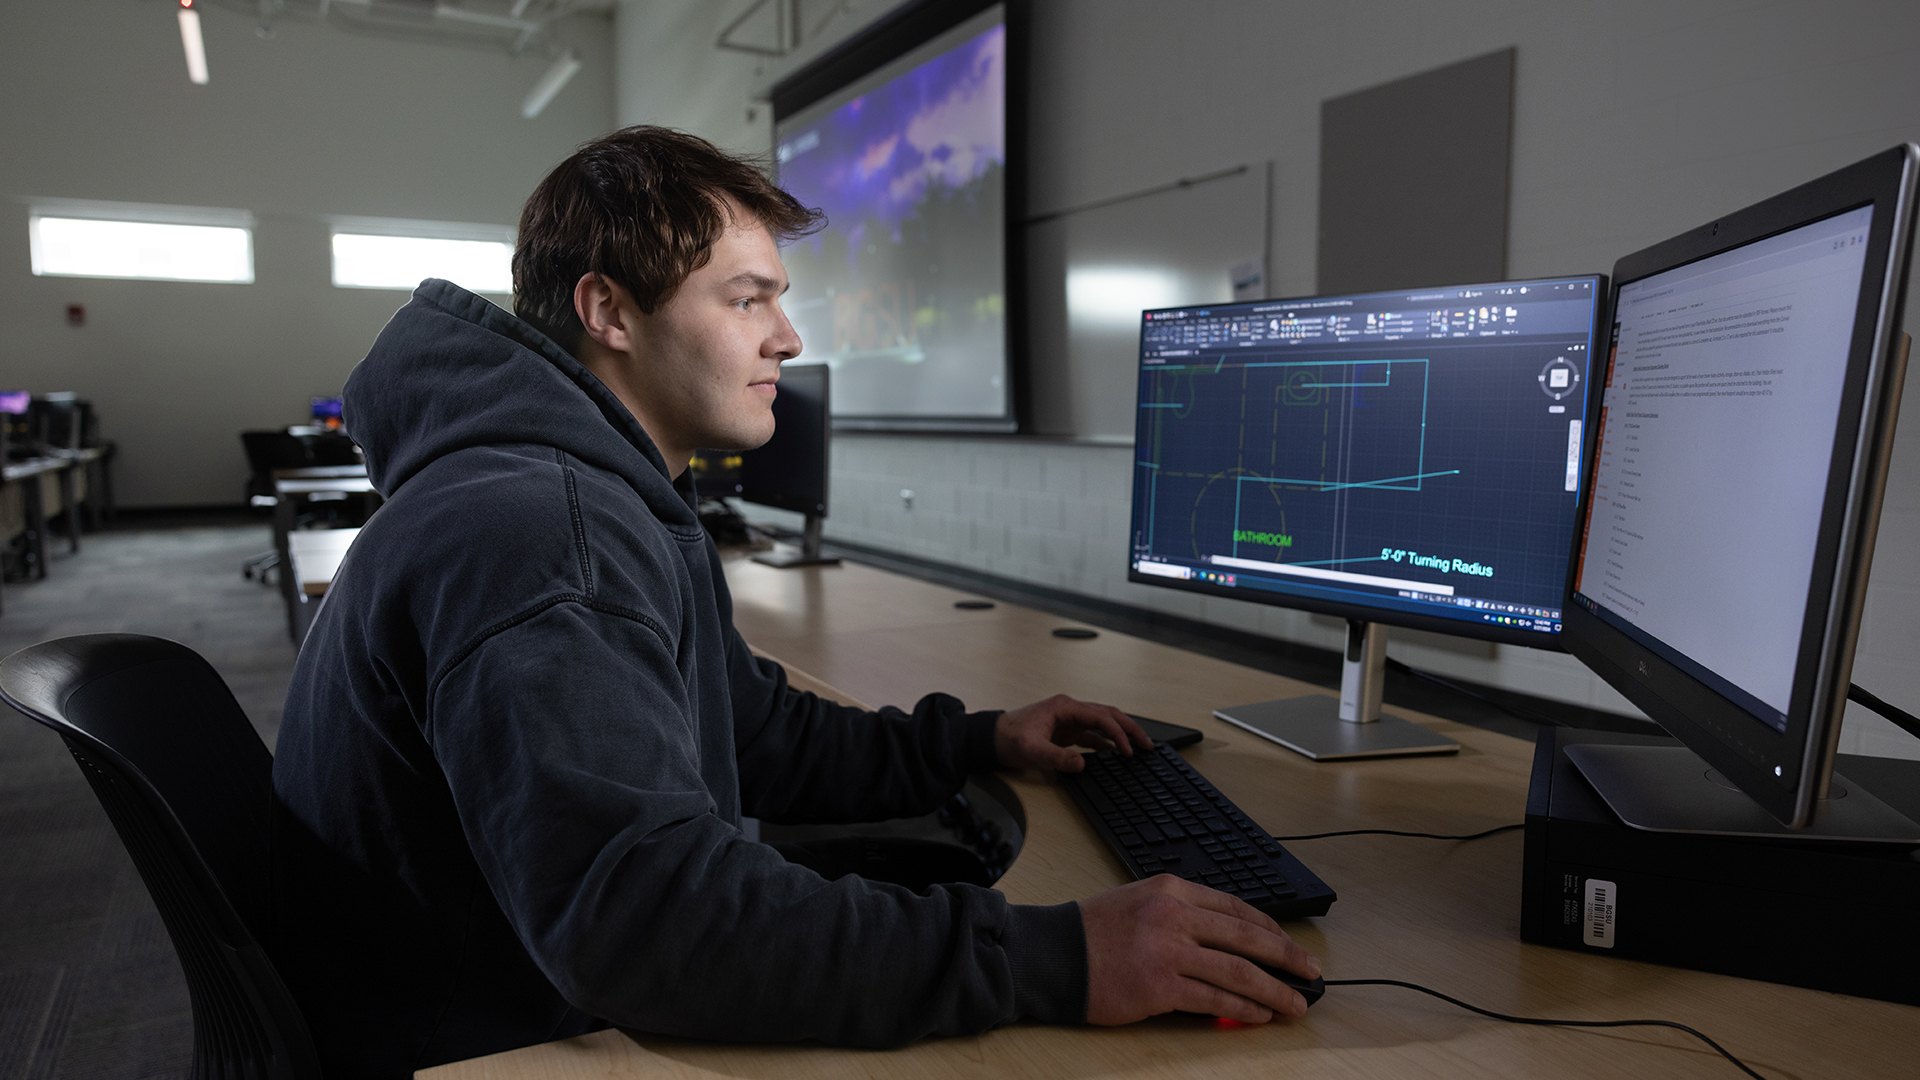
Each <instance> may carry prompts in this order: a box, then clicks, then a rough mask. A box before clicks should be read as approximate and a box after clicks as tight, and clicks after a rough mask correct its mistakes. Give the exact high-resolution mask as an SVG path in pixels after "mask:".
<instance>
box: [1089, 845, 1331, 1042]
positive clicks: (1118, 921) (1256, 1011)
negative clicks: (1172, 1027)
mask: <svg viewBox="0 0 1920 1080" xmlns="http://www.w3.org/2000/svg"><path fill="white" fill-rule="evenodd" d="M1080 919H1081V922H1082V924H1083V925H1084V926H1085V927H1086V932H1087V1022H1088V1023H1090V1024H1130V1023H1133V1022H1134V1021H1136V1020H1143V1019H1145V1018H1147V1017H1149V1016H1157V1015H1159V1014H1160V1013H1166V1012H1192V1013H1203V1014H1209V1015H1213V1016H1223V1017H1226V1018H1228V1019H1230V1020H1241V1021H1245V1022H1247V1023H1251V1024H1264V1023H1266V1022H1267V1021H1269V1020H1271V1019H1273V1017H1274V1014H1276V1013H1279V1014H1282V1015H1286V1016H1300V1015H1302V1014H1303V1013H1305V1012H1306V1011H1307V1002H1306V999H1305V998H1302V997H1301V996H1300V995H1299V994H1298V993H1296V992H1294V990H1293V988H1292V987H1290V986H1288V985H1287V984H1285V983H1283V982H1281V981H1280V980H1278V979H1276V978H1274V977H1273V976H1271V975H1269V974H1267V973H1266V972H1264V971H1262V970H1260V968H1259V967H1258V966H1256V965H1255V964H1254V963H1253V960H1259V961H1261V962H1263V963H1267V964H1271V965H1273V966H1275V967H1282V968H1285V969H1287V970H1288V971H1291V972H1293V973H1295V974H1297V975H1300V976H1303V977H1305V978H1309V979H1312V978H1318V977H1319V975H1320V961H1319V960H1317V959H1315V958H1314V956H1313V955H1312V954H1311V953H1309V952H1307V951H1306V950H1305V949H1302V948H1301V947H1300V946H1299V945H1297V944H1295V943H1294V941H1293V939H1292V938H1290V937H1288V936H1287V934H1286V932H1285V931H1284V930H1281V929H1280V926H1279V924H1278V923H1276V922H1274V921H1273V920H1272V919H1269V918H1267V917H1266V916H1265V915H1262V914H1261V913H1260V912H1258V911H1256V910H1254V909H1253V908H1252V907H1251V906H1249V905H1248V904H1247V903H1246V902H1245V901H1242V900H1238V899H1235V898H1234V897H1232V896H1229V895H1227V894H1226V893H1223V892H1219V891H1218V890H1215V889H1209V888H1207V887H1206V886H1204V885H1195V884H1194V883H1192V882H1190V881H1183V880H1181V879H1180V878H1176V877H1172V876H1170V875H1164V874H1163V875H1161V876H1159V877H1153V878H1148V879H1147V880H1145V881H1136V882H1134V883H1132V884H1130V885H1122V886H1120V887H1119V888H1117V889H1112V890H1109V891H1107V892H1104V893H1101V894H1100V895H1098V896H1095V897H1092V898H1090V899H1087V900H1082V901H1081V902H1080ZM1249 957H1251V958H1252V959H1248V958H1249Z"/></svg>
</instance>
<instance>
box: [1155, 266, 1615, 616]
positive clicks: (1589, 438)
mask: <svg viewBox="0 0 1920 1080" xmlns="http://www.w3.org/2000/svg"><path fill="white" fill-rule="evenodd" d="M1566 281H1590V282H1592V283H1593V297H1594V302H1593V323H1592V325H1591V326H1590V327H1589V328H1588V334H1587V351H1588V356H1589V357H1590V360H1589V363H1588V372H1589V378H1588V382H1589V384H1593V383H1595V382H1596V381H1597V377H1598V375H1597V373H1598V372H1599V371H1600V359H1601V357H1600V352H1599V350H1600V348H1601V345H1602V339H1601V337H1600V333H1601V330H1602V328H1604V327H1606V326H1609V325H1611V310H1612V309H1611V308H1610V307H1609V306H1608V297H1609V290H1608V285H1607V276H1606V275H1605V274H1579V273H1576V274H1549V275H1542V276H1540V277H1528V278H1513V279H1511V280H1507V281H1468V282H1457V283H1451V284H1438V285H1421V286H1417V287H1410V288H1406V289H1375V290H1370V291H1367V292H1354V293H1328V294H1325V295H1321V296H1296V297H1273V298H1270V299H1264V300H1247V301H1233V302H1229V303H1223V304H1215V305H1195V304H1186V305H1183V306H1181V307H1173V308H1152V309H1148V310H1143V311H1142V312H1141V313H1140V319H1141V325H1142V327H1143V329H1144V327H1145V324H1146V322H1147V316H1148V315H1150V314H1159V313H1160V312H1162V311H1181V310H1192V309H1193V308H1195V307H1202V306H1211V307H1215V308H1226V307H1240V306H1243V305H1248V306H1251V305H1261V306H1264V305H1269V304H1289V303H1300V304H1304V303H1310V302H1314V301H1320V300H1329V299H1339V298H1346V297H1367V296H1381V295H1392V294H1395V293H1403V292H1428V291H1434V290H1444V289H1500V288H1506V287H1508V286H1518V285H1527V286H1533V285H1538V284H1543V283H1548V282H1566ZM1134 380H1135V395H1136V396H1135V403H1134V421H1135V436H1134V437H1135V444H1134V445H1137V444H1138V438H1139V428H1138V424H1139V419H1140V408H1139V398H1138V393H1139V382H1140V368H1139V365H1138V363H1137V362H1136V365H1135V368H1134ZM1595 390H1597V386H1593V387H1591V388H1590V389H1589V391H1588V393H1587V395H1586V398H1587V400H1586V410H1585V412H1584V414H1583V415H1582V427H1581V439H1580V462H1581V465H1580V469H1581V484H1580V490H1579V492H1578V493H1577V497H1576V499H1575V500H1574V507H1573V516H1574V524H1575V527H1574V528H1573V529H1572V530H1571V536H1570V537H1569V540H1568V547H1567V555H1568V559H1567V566H1566V569H1565V571H1564V573H1563V575H1562V582H1561V589H1560V594H1561V600H1562V604H1561V609H1560V614H1561V631H1562V632H1561V633H1560V634H1542V633H1540V632H1538V631H1530V630H1519V629H1514V628H1512V627H1506V626H1501V625H1499V624H1497V623H1476V622H1470V621H1468V620H1466V619H1452V618H1447V617H1445V616H1440V615H1425V614H1421V613H1418V612H1410V611H1401V610H1397V609H1394V608H1388V607H1380V606H1374V605H1370V604H1360V603H1341V602H1339V601H1333V600H1321V599H1319V598H1317V597H1308V596H1295V595H1292V594H1287V593H1271V592H1258V593H1256V592H1253V591H1251V590H1247V589H1240V588H1234V587H1229V586H1225V585H1214V584H1212V583H1210V582H1202V581H1193V580H1190V579H1185V580H1183V579H1179V578H1169V577H1163V576H1161V575H1158V574H1143V573H1141V572H1140V571H1139V570H1137V569H1135V567H1134V558H1133V551H1132V537H1133V526H1134V524H1135V517H1136V516H1137V514H1138V512H1139V507H1138V506H1137V505H1134V506H1131V508H1130V515H1129V521H1128V526H1127V536H1128V545H1127V546H1128V551H1127V580H1128V581H1129V582H1132V583H1134V584H1139V585H1153V586H1158V587H1160V588H1165V589H1171V590H1173V591H1175V592H1181V593H1194V594H1199V595H1202V596H1217V597H1223V598H1225V599H1229V600H1241V601H1245V602H1247V603H1251V604H1259V605H1261V606H1263V607H1280V608H1291V609H1294V610H1297V611H1306V612H1311V613H1313V614H1316V615H1331V616H1334V617H1337V618H1342V619H1348V620H1355V621H1361V622H1368V623H1377V624H1380V625H1383V626H1395V627H1404V628H1406V629H1409V630H1425V631H1429V632H1431V633H1437V634H1446V635H1448V636H1451V637H1465V638H1472V639H1475V640H1480V641H1492V642H1497V643H1500V644H1503V645H1524V646H1527V647H1529V648H1534V649H1541V650H1544V651H1547V652H1563V651H1565V649H1564V647H1563V646H1562V645H1561V643H1560V639H1561V637H1562V636H1563V635H1564V633H1565V628H1566V605H1565V598H1566V595H1567V592H1568V590H1569V589H1570V588H1571V587H1572V584H1573V562H1572V556H1573V553H1574V551H1576V550H1577V549H1578V546H1579V543H1580V530H1579V527H1578V526H1579V523H1580V521H1582V520H1584V519H1585V515H1586V501H1587V494H1588V489H1587V480H1588V479H1589V471H1588V463H1589V459H1590V457H1591V455H1592V453H1593V431H1594V421H1595V420H1596V419H1597V418H1598V416H1599V395H1598V394H1597V393H1596V392H1594V391H1595ZM1128 483H1129V488H1130V489H1131V487H1132V480H1131V479H1129V481H1128ZM1130 502H1137V500H1132V499H1131V498H1130Z"/></svg>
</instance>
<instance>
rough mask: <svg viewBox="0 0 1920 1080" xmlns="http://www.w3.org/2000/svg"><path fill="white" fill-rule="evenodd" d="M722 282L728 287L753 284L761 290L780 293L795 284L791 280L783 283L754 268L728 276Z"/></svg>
mask: <svg viewBox="0 0 1920 1080" xmlns="http://www.w3.org/2000/svg"><path fill="white" fill-rule="evenodd" d="M721 284H722V285H724V286H726V287H727V288H737V287H739V286H742V285H751V286H753V287H754V288H756V289H758V290H760V291H761V292H778V293H785V292H786V291H787V290H788V289H789V288H791V287H792V285H793V283H792V282H791V281H789V282H787V283H786V284H784V285H783V284H781V283H780V282H778V281H776V280H774V279H773V278H770V277H768V276H767V275H765V274H760V273H756V272H754V271H752V270H743V271H741V272H740V273H738V274H735V275H733V276H732V277H730V278H728V279H727V280H725V281H723V282H721Z"/></svg>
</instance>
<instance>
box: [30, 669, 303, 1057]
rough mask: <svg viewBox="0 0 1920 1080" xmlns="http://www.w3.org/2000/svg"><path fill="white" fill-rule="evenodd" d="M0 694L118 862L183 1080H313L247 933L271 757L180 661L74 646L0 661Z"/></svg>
mask: <svg viewBox="0 0 1920 1080" xmlns="http://www.w3.org/2000/svg"><path fill="white" fill-rule="evenodd" d="M0 698H4V699H5V700H6V702H7V704H9V705H12V706H13V707H14V708H16V709H18V710H20V711H21V712H23V713H25V714H26V715H27V716H29V717H31V718H33V719H35V720H38V721H39V722H40V723H42V724H45V725H46V726H47V727H50V728H52V729H53V730H54V731H56V732H58V733H59V734H60V737H61V738H62V739H64V740H66V743H67V747H68V748H69V749H70V750H72V751H73V756H74V759H75V760H76V761H78V762H79V763H80V771H81V772H82V773H84V774H85V775H86V777H87V781H88V782H89V783H91V784H92V785H93V790H94V793H95V794H96V795H98V796H99V798H100V804H101V805H102V806H103V807H105V808H106V811H107V817H108V818H109V819H111V820H112V822H113V827H114V829H115V830H116V831H118V832H119V834H120V839H121V842H122V843H124V844H125V845H126V847H127V852H128V853H129V854H130V855H132V856H133V862H134V866H135V867H136V868H138V869H139V871H140V877H141V879H142V880H143V881H145V882H146V886H147V891H148V892H149V893H151V894H152V896H153V899H154V903H155V905H156V906H158V907H159V909H160V916H161V918H162V919H163V920H164V921H165V922H166V926H167V932H168V934H170V935H171V936H172V938H173V944H174V948H175V949H176V950H177V951H178V952H179V955H180V966H181V968H182V969H183V970H184V972H185V973H186V978H187V990H188V993H189V994H190V996H191V997H192V1000H193V1068H192V1072H191V1074H190V1075H191V1076H193V1077H194V1078H195V1080H216V1078H218V1080H230V1078H231V1080H238V1078H255V1077H258V1078H266V1080H317V1078H318V1077H319V1076H320V1067H319V1065H318V1058H317V1056H316V1055H315V1053H314V1048H313V1039H312V1036H311V1035H310V1034H309V1033H308V1031H307V1025H306V1021H305V1020H304V1019H302V1018H301V1015H300V1011H299V1008H298V1006H296V1005H295V1003H294V1000H293V996H292V995H291V994H290V993H289V992H288V991H287V988H286V985H285V984H284V983H283V982H282V981H281V979H280V976H279V973H278V972H277V971H275V970H274V966H273V963H272V961H270V960H269V959H268V958H267V955H266V952H265V951H264V950H263V949H262V948H261V946H260V944H259V940H258V938H257V937H256V935H255V934H254V933H253V929H252V928H254V927H257V926H259V925H261V920H262V919H263V917H264V913H265V910H266V898H267V888H268V883H267V877H266V867H267V815H268V811H269V807H270V803H271V799H272V766H273V758H272V756H271V755H270V754H268V753H267V748H266V747H265V746H264V745H262V743H261V742H260V737H259V736H258V735H256V734H255V733H254V730H253V726H252V725H251V724H249V723H248V722H247V717H246V715H245V714H244V713H243V712H241V710H240V705H239V703H238V702H236V701H235V700H234V698H233V694H232V693H231V692H230V691H229V690H228V689H227V684H226V683H225V682H223V681H221V678H220V676H219V674H218V673H216V672H215V671H214V670H213V668H212V667H211V666H210V665H209V664H208V663H207V662H206V661H205V660H203V659H201V658H200V656H199V655H198V654H197V653H195V652H194V651H193V650H192V649H189V648H187V647H186V646H184V645H181V644H179V643H177V642H172V641H167V640H164V639H162V638H154V637H146V636H144V635H139V634H88V635H84V636H80V637H69V638H60V639H58V640H55V641H48V642H43V643H41V644H39V645H34V646H30V647H28V648H25V649H22V650H20V651H19V652H17V653H14V654H13V655H12V656H9V657H7V658H6V659H5V660H0Z"/></svg>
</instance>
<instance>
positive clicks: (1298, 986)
mask: <svg viewBox="0 0 1920 1080" xmlns="http://www.w3.org/2000/svg"><path fill="white" fill-rule="evenodd" d="M1254 963H1255V964H1257V965H1259V967H1260V970H1261V971H1264V972H1266V973H1267V974H1269V975H1271V976H1273V977H1274V978H1276V979H1279V980H1280V981H1281V982H1283V983H1286V984H1287V985H1288V986H1291V987H1293V988H1294V989H1295V990H1297V991H1299V992H1300V996H1301V997H1303V998H1305V999H1307V1007H1308V1008H1312V1007H1313V1003H1314V1002H1316V1001H1319V1000H1320V996H1321V995H1322V994H1325V993H1326V992H1327V980H1326V979H1324V978H1319V979H1309V978H1307V977H1306V976H1304V975H1295V974H1294V973H1293V972H1291V971H1288V970H1287V969H1286V968H1282V967H1275V966H1273V965H1272V964H1262V963H1260V961H1258V960H1255V961H1254Z"/></svg>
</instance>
